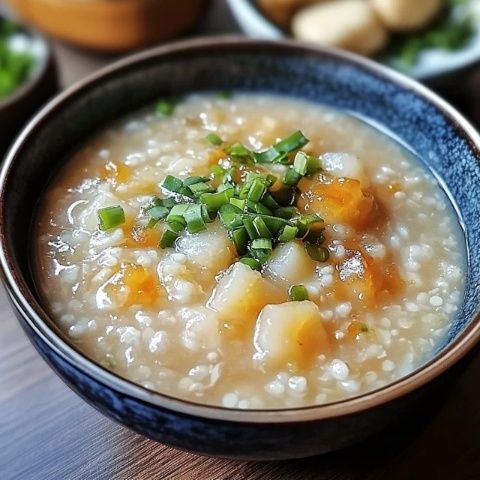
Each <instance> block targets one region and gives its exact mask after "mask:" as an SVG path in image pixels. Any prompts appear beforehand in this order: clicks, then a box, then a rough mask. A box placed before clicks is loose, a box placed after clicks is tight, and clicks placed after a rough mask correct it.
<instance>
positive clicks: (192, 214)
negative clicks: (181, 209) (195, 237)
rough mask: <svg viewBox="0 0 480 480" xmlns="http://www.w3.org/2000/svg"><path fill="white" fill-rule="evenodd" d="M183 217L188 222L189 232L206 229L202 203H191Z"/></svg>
mask: <svg viewBox="0 0 480 480" xmlns="http://www.w3.org/2000/svg"><path fill="white" fill-rule="evenodd" d="M183 218H184V219H185V222H186V223H187V230H188V232H189V233H198V232H201V231H202V230H205V228H206V227H205V220H204V219H203V215H202V205H200V204H195V205H189V206H188V208H187V209H186V210H185V213H184V214H183Z"/></svg>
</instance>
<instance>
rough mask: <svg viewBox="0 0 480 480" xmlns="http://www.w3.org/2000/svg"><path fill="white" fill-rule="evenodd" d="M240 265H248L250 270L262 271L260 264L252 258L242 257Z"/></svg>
mask: <svg viewBox="0 0 480 480" xmlns="http://www.w3.org/2000/svg"><path fill="white" fill-rule="evenodd" d="M239 262H240V263H243V264H245V265H248V266H249V267H250V268H251V269H252V270H258V271H260V270H262V264H261V263H260V262H259V261H258V260H256V259H255V258H252V257H242V258H241V259H240V260H239Z"/></svg>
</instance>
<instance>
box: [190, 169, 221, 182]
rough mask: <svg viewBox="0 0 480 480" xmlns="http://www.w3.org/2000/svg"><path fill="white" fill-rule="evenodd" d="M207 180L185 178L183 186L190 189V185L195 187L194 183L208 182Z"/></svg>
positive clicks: (195, 177)
mask: <svg viewBox="0 0 480 480" xmlns="http://www.w3.org/2000/svg"><path fill="white" fill-rule="evenodd" d="M220 168H221V167H220ZM208 180H209V178H208V177H199V176H193V177H187V178H186V179H185V180H183V185H185V186H187V187H190V186H191V185H195V184H196V183H205V182H208Z"/></svg>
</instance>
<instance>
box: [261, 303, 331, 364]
mask: <svg viewBox="0 0 480 480" xmlns="http://www.w3.org/2000/svg"><path fill="white" fill-rule="evenodd" d="M254 346H255V349H256V351H257V356H258V357H259V358H260V359H262V360H263V361H264V362H265V363H267V364H269V365H270V366H271V367H274V368H282V367H286V366H287V365H288V364H294V365H296V366H297V367H298V368H302V369H303V368H308V367H309V366H310V365H311V364H312V363H313V361H314V360H315V358H316V356H317V355H319V354H320V353H322V352H326V351H328V349H329V341H328V336H327V332H326V330H325V327H324V325H323V323H322V319H321V316H320V312H319V310H318V307H317V306H316V305H315V304H314V303H313V302H310V301H302V302H287V303H282V304H280V305H267V306H266V307H265V308H264V309H263V310H262V312H261V313H260V315H259V317H258V319H257V322H256V326H255V336H254Z"/></svg>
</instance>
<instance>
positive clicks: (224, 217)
mask: <svg viewBox="0 0 480 480" xmlns="http://www.w3.org/2000/svg"><path fill="white" fill-rule="evenodd" d="M241 213H242V211H241V210H240V209H239V208H237V207H235V206H234V205H232V204H230V203H226V204H224V205H222V206H221V207H220V209H219V211H218V216H219V217H220V221H221V222H222V223H223V225H224V227H225V228H226V229H227V230H232V229H233V228H235V227H236V226H239V225H237V223H238V222H237V219H238V218H240V219H241V217H240V215H239V214H241Z"/></svg>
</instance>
